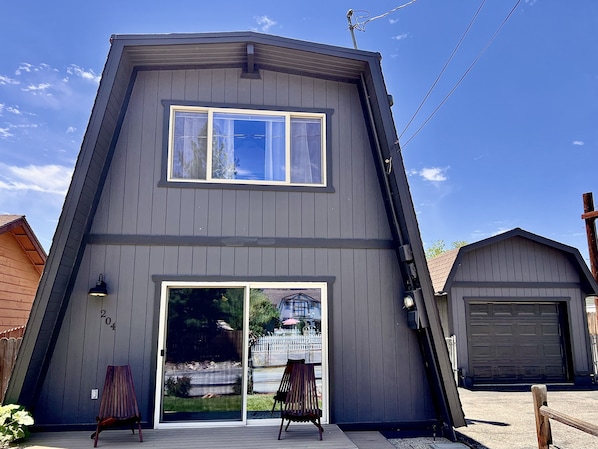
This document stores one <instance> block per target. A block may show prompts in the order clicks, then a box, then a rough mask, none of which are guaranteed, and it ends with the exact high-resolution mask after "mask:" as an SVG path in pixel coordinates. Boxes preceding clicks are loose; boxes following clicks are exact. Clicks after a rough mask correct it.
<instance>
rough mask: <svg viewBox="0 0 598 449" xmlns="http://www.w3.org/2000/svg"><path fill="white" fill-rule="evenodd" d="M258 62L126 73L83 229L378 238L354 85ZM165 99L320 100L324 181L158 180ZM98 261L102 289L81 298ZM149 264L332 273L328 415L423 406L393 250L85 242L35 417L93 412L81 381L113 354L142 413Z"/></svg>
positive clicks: (96, 377) (422, 409)
mask: <svg viewBox="0 0 598 449" xmlns="http://www.w3.org/2000/svg"><path fill="white" fill-rule="evenodd" d="M260 73H261V79H258V80H249V79H240V77H239V75H240V69H211V70H207V69H202V70H184V71H141V72H139V73H138V75H137V79H136V83H135V86H134V89H133V92H132V97H131V101H130V105H129V109H128V111H127V113H126V115H125V118H124V123H123V126H122V131H121V135H120V137H119V139H118V142H117V144H116V147H115V152H114V158H113V160H112V164H111V166H110V169H109V172H108V176H107V179H106V183H105V186H104V188H103V191H102V195H101V198H100V204H99V207H98V209H97V212H96V216H95V219H94V223H93V225H92V231H91V232H92V233H95V234H117V235H118V234H124V235H159V236H162V235H165V236H177V235H183V236H190V235H196V236H216V237H217V236H232V237H234V236H242V237H281V238H282V237H290V238H328V239H339V238H341V239H347V242H350V239H383V240H384V239H386V240H389V239H391V233H390V229H389V226H388V221H387V217H386V212H385V207H384V202H383V199H382V195H381V193H380V186H379V184H378V180H377V175H376V170H375V168H374V164H373V158H372V151H371V148H370V142H369V139H368V134H367V129H366V126H365V123H364V114H363V111H362V110H361V103H360V100H359V96H358V91H357V87H356V86H355V85H353V84H345V83H340V82H335V81H328V80H319V79H311V78H308V77H303V76H299V75H288V74H284V73H275V72H269V71H261V72H260ZM177 99H180V100H184V101H192V102H195V101H196V102H210V103H224V102H227V103H233V104H255V105H267V106H272V107H296V108H298V109H301V108H312V107H317V108H323V109H330V110H333V113H332V114H331V115H330V120H329V121H328V123H327V126H328V128H329V136H330V141H329V142H328V144H329V146H330V149H331V152H330V159H329V160H328V161H327V163H328V164H329V165H330V168H331V169H332V179H331V183H330V184H331V186H332V187H333V189H334V191H333V192H322V193H320V192H293V191H272V190H245V189H230V188H228V189H215V188H209V189H205V188H202V187H201V185H198V186H197V188H178V187H177V186H176V185H172V186H168V187H158V182H159V181H160V179H161V177H162V170H163V167H162V166H161V164H162V162H163V160H164V157H163V156H164V152H165V151H166V149H165V148H164V146H163V133H164V132H165V130H164V129H163V117H164V116H163V114H164V110H163V106H162V104H161V101H162V100H177ZM347 245H349V243H348V244H347ZM99 273H104V276H105V279H106V281H107V283H108V288H109V291H110V294H109V295H108V296H107V297H105V298H103V299H102V298H89V297H87V294H86V292H87V289H88V288H89V287H90V285H93V283H94V282H95V280H96V279H97V276H98V274H99ZM156 275H157V276H166V277H168V276H173V277H176V276H186V277H187V276H191V277H194V276H195V277H197V279H201V278H205V277H211V278H212V279H218V277H219V276H227V277H236V278H239V279H240V280H242V279H243V278H245V277H247V276H251V277H264V278H268V279H272V278H273V277H275V276H283V277H287V278H297V279H306V278H309V277H330V278H331V279H335V281H334V283H332V284H331V288H330V292H329V293H330V294H329V297H328V304H329V320H330V321H329V363H330V365H329V371H330V374H329V376H330V417H331V420H332V422H337V423H355V422H371V423H378V422H404V421H418V420H419V421H423V420H429V419H433V418H434V411H433V407H432V405H431V403H430V393H429V389H428V386H427V382H426V380H425V379H426V376H425V373H424V371H423V364H422V360H421V355H420V353H419V348H418V345H417V340H416V338H415V335H414V333H413V332H412V331H411V330H409V329H408V328H407V326H406V318H405V315H404V311H403V310H402V308H401V304H400V298H402V295H403V292H402V288H403V287H402V281H401V278H400V276H401V274H400V270H399V267H398V262H397V259H396V254H395V252H394V251H393V250H388V249H386V250H384V249H353V248H350V247H345V248H337V249H326V248H310V247H306V248H283V247H274V248H268V247H264V248H256V247H249V248H247V247H190V246H187V247H177V246H165V247H162V246H159V245H154V246H143V245H140V244H139V245H134V246H133V245H107V246H104V245H99V244H94V245H88V246H87V248H86V250H85V254H84V257H83V260H82V263H81V266H80V268H79V272H78V276H77V279H76V282H75V286H74V289H73V293H72V297H71V300H70V302H69V306H68V309H67V312H66V313H67V315H66V318H65V324H64V325H63V327H62V329H61V331H60V334H59V337H58V341H57V345H56V350H55V352H54V358H53V359H52V361H51V363H50V367H49V371H48V376H47V377H46V379H45V382H44V384H43V388H42V394H41V396H40V401H39V403H38V404H37V415H38V416H39V418H38V419H37V424H39V425H51V424H66V423H69V424H72V423H81V424H89V423H93V422H94V419H95V416H96V414H97V408H98V401H93V400H91V399H90V391H91V389H92V388H100V389H101V388H102V385H103V380H104V374H105V369H106V365H108V364H124V363H130V364H131V365H132V366H133V376H134V381H135V388H136V391H137V396H138V401H139V406H140V409H141V413H142V416H143V419H144V420H151V419H153V410H152V406H153V398H154V393H155V392H154V388H155V385H154V383H155V371H156V350H157V326H158V321H159V317H158V313H159V306H160V298H159V295H157V293H156V292H157V286H156V285H155V284H154V282H153V281H152V276H156ZM102 310H104V311H105V312H104V316H102ZM106 318H110V323H111V324H112V323H114V322H115V323H116V324H115V328H114V329H113V328H112V327H111V326H110V325H109V324H107V322H106ZM71 387H74V388H73V389H72V390H70V388H71ZM63 401H64V402H63ZM75 415H76V416H75Z"/></svg>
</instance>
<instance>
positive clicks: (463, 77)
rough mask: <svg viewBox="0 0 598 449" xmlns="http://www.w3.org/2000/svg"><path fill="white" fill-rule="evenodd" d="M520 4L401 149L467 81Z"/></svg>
mask: <svg viewBox="0 0 598 449" xmlns="http://www.w3.org/2000/svg"><path fill="white" fill-rule="evenodd" d="M519 3H521V0H517V1H516V2H515V6H513V8H512V9H511V11H509V14H507V16H506V17H505V18H504V20H503V21H502V23H501V24H500V26H499V27H498V29H497V30H496V31H495V32H494V34H493V35H492V37H491V38H490V40H489V41H488V42H487V43H486V45H485V46H484V48H483V49H482V50H481V51H480V53H478V55H477V56H476V58H475V59H474V60H473V62H472V63H471V64H470V65H469V67H468V68H467V70H466V71H465V73H464V74H463V76H461V78H460V79H459V81H457V83H456V84H455V85H454V86H453V88H452V89H451V90H450V91H449V93H448V94H447V95H446V96H445V97H444V98H443V99H442V101H441V102H440V104H439V105H438V106H437V107H436V109H434V111H432V113H431V114H430V115H429V116H428V118H427V119H426V120H425V121H424V122H423V123H422V125H421V126H420V127H419V128H418V129H417V131H415V133H414V134H413V135H412V136H411V137H410V138H409V139H408V140H407V142H405V143H404V144H403V145H401V147H402V148H403V149H404V148H405V147H406V146H407V145H408V144H409V142H411V141H412V140H413V138H414V137H415V136H417V135H418V134H419V132H420V131H421V130H422V128H423V127H424V126H426V124H427V123H428V122H429V121H430V119H431V118H432V117H433V116H434V115H435V114H436V112H438V110H439V109H440V108H441V107H442V105H443V104H444V103H445V102H446V100H448V98H449V97H450V96H451V95H452V94H453V92H454V91H455V90H456V89H457V87H459V85H460V84H461V82H462V81H463V80H464V79H465V77H466V76H467V75H468V74H469V72H470V71H471V69H472V68H473V66H474V65H475V64H476V63H477V62H478V61H479V59H480V58H481V57H482V56H483V55H484V53H486V50H488V47H490V45H491V44H492V42H494V39H496V36H498V33H500V31H501V30H502V28H503V27H504V26H505V24H506V23H507V22H508V21H509V19H510V18H511V16H512V15H513V13H514V12H515V10H516V9H517V6H519Z"/></svg>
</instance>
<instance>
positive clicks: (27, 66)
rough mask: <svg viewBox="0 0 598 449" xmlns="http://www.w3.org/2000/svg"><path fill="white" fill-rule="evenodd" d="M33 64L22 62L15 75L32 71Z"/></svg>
mask: <svg viewBox="0 0 598 449" xmlns="http://www.w3.org/2000/svg"><path fill="white" fill-rule="evenodd" d="M31 67H33V66H32V65H31V64H29V63H27V62H22V63H21V65H20V66H19V67H18V68H17V70H15V75H21V74H22V73H23V72H31Z"/></svg>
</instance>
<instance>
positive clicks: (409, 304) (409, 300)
mask: <svg viewBox="0 0 598 449" xmlns="http://www.w3.org/2000/svg"><path fill="white" fill-rule="evenodd" d="M403 307H404V308H405V309H407V310H410V309H413V308H414V307H415V300H414V299H413V296H410V295H405V297H404V298H403Z"/></svg>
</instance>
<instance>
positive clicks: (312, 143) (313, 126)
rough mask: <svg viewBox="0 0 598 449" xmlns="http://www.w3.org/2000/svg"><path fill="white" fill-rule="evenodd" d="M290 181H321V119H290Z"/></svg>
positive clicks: (313, 182)
mask: <svg viewBox="0 0 598 449" xmlns="http://www.w3.org/2000/svg"><path fill="white" fill-rule="evenodd" d="M291 182H292V183H301V184H321V183H322V120H321V119H318V118H292V119H291Z"/></svg>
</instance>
